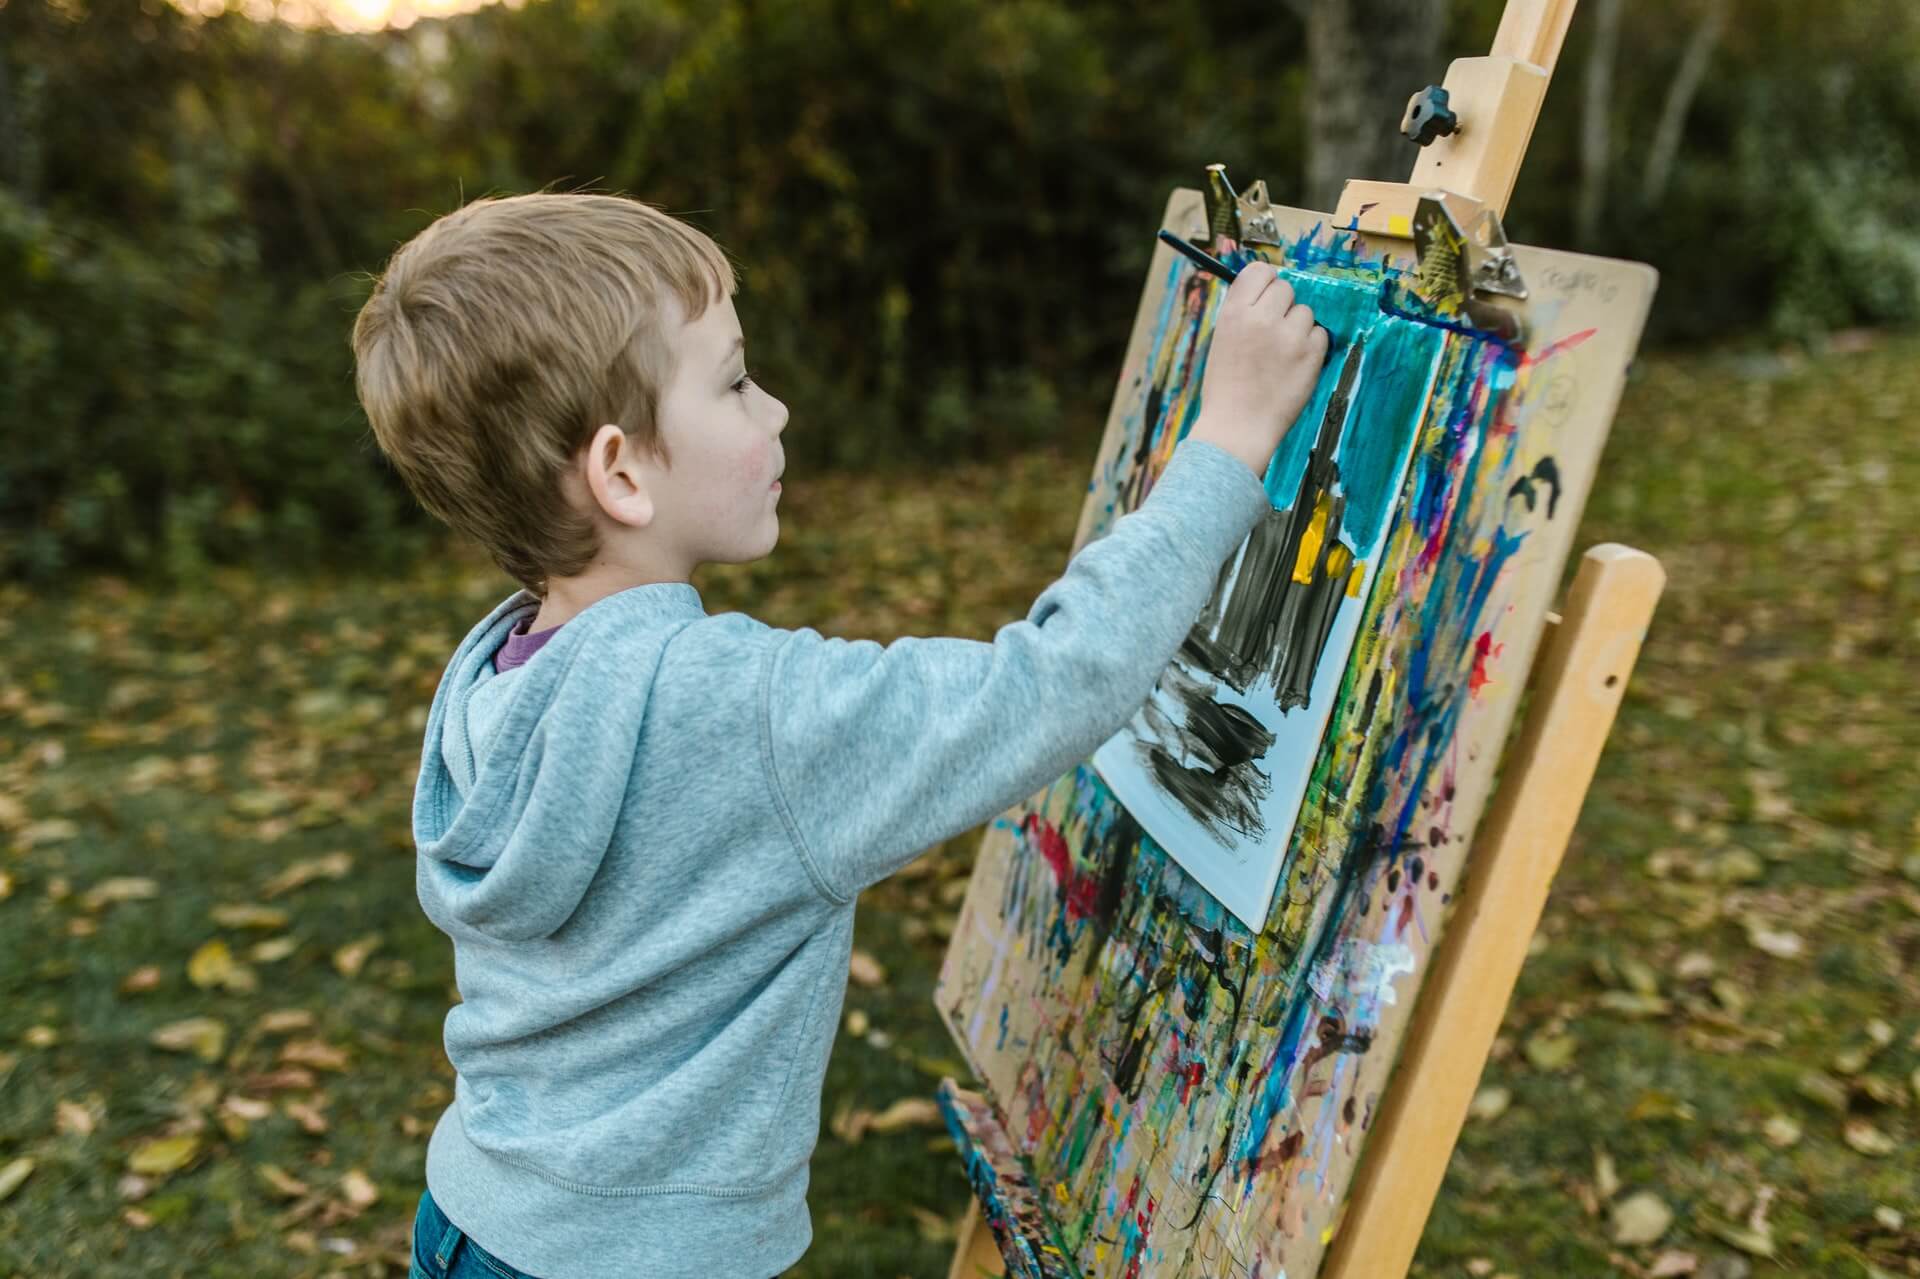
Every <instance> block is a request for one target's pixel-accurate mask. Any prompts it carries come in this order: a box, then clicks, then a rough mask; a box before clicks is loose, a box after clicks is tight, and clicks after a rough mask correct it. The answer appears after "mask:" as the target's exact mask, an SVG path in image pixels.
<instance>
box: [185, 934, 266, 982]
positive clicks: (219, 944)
mask: <svg viewBox="0 0 1920 1279" xmlns="http://www.w3.org/2000/svg"><path fill="white" fill-rule="evenodd" d="M187 980H188V981H190V982H192V983H193V984H194V985H196V986H198V987H200V988H201V989H202V990H210V989H212V988H213V987H215V986H219V987H223V988H225V989H227V990H231V991H237V992H239V993H242V994H245V993H247V992H249V991H252V990H255V989H257V988H258V987H259V985H260V979H259V978H258V977H256V976H255V975H254V972H253V970H252V969H251V968H248V967H247V966H246V965H245V964H242V963H240V962H239V961H237V960H235V959H234V957H233V951H232V950H230V949H229V948H228V947H227V943H225V942H224V941H221V940H219V939H218V938H215V939H214V940H213V941H210V942H207V943H206V944H205V945H203V946H201V947H200V948H199V949H198V950H196V951H194V952H193V955H192V956H191V957H190V958H189V959H188V960H187Z"/></svg>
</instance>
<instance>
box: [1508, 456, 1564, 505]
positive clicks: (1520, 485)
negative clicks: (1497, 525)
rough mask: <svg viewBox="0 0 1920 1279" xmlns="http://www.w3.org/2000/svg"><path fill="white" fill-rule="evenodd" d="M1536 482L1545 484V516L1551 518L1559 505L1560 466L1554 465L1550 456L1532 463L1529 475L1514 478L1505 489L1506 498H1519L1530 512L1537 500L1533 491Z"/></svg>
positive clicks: (1509, 499) (1510, 499)
mask: <svg viewBox="0 0 1920 1279" xmlns="http://www.w3.org/2000/svg"><path fill="white" fill-rule="evenodd" d="M1536 484H1544V485H1546V486H1547V518H1548V519H1552V518H1553V513H1554V511H1555V510H1556V509H1557V508H1558V507H1559V505H1560V468H1559V467H1558V466H1556V465H1554V461H1553V459H1552V458H1550V457H1543V458H1541V459H1540V460H1539V461H1538V462H1536V463H1534V465H1533V473H1532V474H1531V475H1523V476H1521V477H1520V478H1519V479H1517V480H1515V481H1514V482H1513V487H1512V488H1510V489H1508V490H1507V500H1508V501H1512V500H1513V499H1514V498H1516V497H1517V498H1519V499H1520V500H1521V501H1523V502H1525V503H1526V504H1527V510H1528V512H1529V513H1531V512H1532V510H1533V508H1534V503H1535V502H1536V501H1537V500H1538V499H1537V498H1536V497H1535V496H1534V492H1533V490H1534V486H1535V485H1536Z"/></svg>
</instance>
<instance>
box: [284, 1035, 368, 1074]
mask: <svg viewBox="0 0 1920 1279" xmlns="http://www.w3.org/2000/svg"><path fill="white" fill-rule="evenodd" d="M275 1060H277V1061H284V1062H290V1063H292V1064H294V1065H296V1066H312V1067H314V1068H315V1069H316V1070H346V1069H347V1068H348V1067H349V1066H350V1065H351V1064H352V1063H351V1061H350V1060H349V1059H348V1057H347V1050H346V1049H344V1048H340V1047H336V1046H335V1045H333V1044H330V1043H328V1042H327V1041H326V1040H324V1039H289V1040H288V1041H287V1042H286V1043H284V1044H282V1045H280V1055H279V1057H277V1058H276V1059H275Z"/></svg>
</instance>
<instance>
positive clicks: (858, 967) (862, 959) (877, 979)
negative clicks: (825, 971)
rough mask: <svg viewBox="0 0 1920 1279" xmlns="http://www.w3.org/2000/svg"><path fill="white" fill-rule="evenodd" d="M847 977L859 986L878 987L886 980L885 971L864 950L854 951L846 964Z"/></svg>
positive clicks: (877, 961) (878, 962)
mask: <svg viewBox="0 0 1920 1279" xmlns="http://www.w3.org/2000/svg"><path fill="white" fill-rule="evenodd" d="M847 975H848V976H849V977H851V978H853V980H854V983H855V984H856V985H860V986H879V985H883V984H884V983H885V982H886V980H887V970H886V969H884V968H882V967H881V966H880V961H879V960H877V959H875V958H874V957H873V956H872V955H869V954H868V953H867V952H866V951H864V950H856V951H854V952H853V955H852V957H851V958H850V959H849V960H848V962H847Z"/></svg>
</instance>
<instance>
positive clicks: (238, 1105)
mask: <svg viewBox="0 0 1920 1279" xmlns="http://www.w3.org/2000/svg"><path fill="white" fill-rule="evenodd" d="M220 1109H221V1110H223V1111H225V1112H227V1113H228V1114H230V1115H238V1116H239V1117H240V1118H242V1119H250V1120H253V1121H254V1122H256V1123H257V1122H259V1121H260V1120H262V1119H265V1118H266V1117H267V1116H268V1115H270V1114H272V1113H273V1103H272V1102H269V1101H265V1100H262V1099H261V1098H259V1097H247V1096H243V1095H241V1094H240V1093H237V1092H234V1093H228V1094H227V1096H226V1098H225V1100H223V1101H222V1102H221V1103H220Z"/></svg>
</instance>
